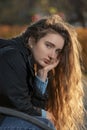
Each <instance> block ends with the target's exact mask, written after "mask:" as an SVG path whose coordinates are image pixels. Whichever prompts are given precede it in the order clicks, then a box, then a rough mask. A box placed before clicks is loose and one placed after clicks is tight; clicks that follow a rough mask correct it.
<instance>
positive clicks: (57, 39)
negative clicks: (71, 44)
mask: <svg viewBox="0 0 87 130" xmlns="http://www.w3.org/2000/svg"><path fill="white" fill-rule="evenodd" d="M63 46H64V38H63V37H62V36H61V35H59V34H54V33H50V34H47V35H45V36H44V37H42V38H41V39H40V40H38V42H37V43H35V42H34V41H33V42H32V49H31V51H32V55H33V58H34V61H35V62H36V64H38V65H39V66H40V67H46V66H47V65H49V64H51V62H54V61H56V60H57V58H58V56H59V54H60V53H61V51H62V49H63Z"/></svg>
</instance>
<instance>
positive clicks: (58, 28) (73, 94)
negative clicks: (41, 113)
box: [22, 15, 85, 130]
mask: <svg viewBox="0 0 87 130" xmlns="http://www.w3.org/2000/svg"><path fill="white" fill-rule="evenodd" d="M47 33H58V34H60V35H61V36H63V38H64V39H65V44H64V47H63V50H62V52H61V57H60V63H59V64H58V66H57V67H56V68H55V69H54V70H52V71H51V72H50V74H49V75H50V76H51V77H52V75H53V78H49V84H48V87H47V90H48V93H49V99H48V103H47V110H48V112H50V113H51V115H52V116H51V120H52V121H53V122H54V125H55V127H56V129H57V130H80V129H81V130H82V129H85V128H84V120H83V119H84V105H83V96H84V92H83V85H82V72H81V66H80V58H81V57H80V56H81V46H80V44H79V42H78V39H77V33H76V31H75V29H74V28H73V27H72V26H71V25H70V24H68V23H66V22H65V21H64V20H63V19H62V18H61V17H59V16H58V15H52V16H48V17H45V18H43V19H41V20H39V21H37V22H35V23H33V24H32V25H31V26H29V27H28V28H27V30H26V31H25V32H24V33H23V34H22V36H23V37H24V39H25V43H28V39H29V37H34V38H35V40H36V41H38V40H39V39H40V38H41V37H43V36H45V35H46V34H47ZM48 118H49V117H48Z"/></svg>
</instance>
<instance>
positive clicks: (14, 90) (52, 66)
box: [0, 15, 84, 130]
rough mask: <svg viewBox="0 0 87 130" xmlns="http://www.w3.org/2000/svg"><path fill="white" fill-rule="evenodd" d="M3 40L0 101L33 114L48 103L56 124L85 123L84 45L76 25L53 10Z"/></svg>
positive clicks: (67, 128) (71, 129) (68, 128)
mask: <svg viewBox="0 0 87 130" xmlns="http://www.w3.org/2000/svg"><path fill="white" fill-rule="evenodd" d="M0 44H1V48H2V49H1V50H0V96H1V97H0V106H5V107H9V108H12V109H16V110H18V111H22V112H25V113H27V114H29V115H33V116H41V113H42V111H41V110H42V109H44V110H46V111H48V114H46V115H48V118H49V119H50V120H51V121H52V122H53V123H54V125H55V127H56V129H57V130H80V129H81V128H82V129H83V126H84V125H83V117H84V106H83V88H82V82H81V67H80V55H81V47H80V44H79V42H78V40H77V34H76V32H75V30H74V28H73V27H72V26H70V25H69V24H68V23H66V22H64V21H63V20H62V19H61V18H60V17H59V16H58V15H52V16H49V17H45V18H42V19H41V20H39V21H37V22H35V23H33V24H31V25H30V26H29V27H28V28H27V29H26V30H25V32H23V33H22V34H21V35H20V36H18V37H15V38H12V39H9V40H4V39H0ZM2 99H3V100H2ZM5 119H6V118H5ZM7 120H10V119H7ZM4 121H5V120H4ZM4 121H3V122H2V125H3V124H4V123H5V122H4ZM8 124H9V123H8ZM9 125H10V124H9Z"/></svg>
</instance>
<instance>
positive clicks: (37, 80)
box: [34, 76, 48, 117]
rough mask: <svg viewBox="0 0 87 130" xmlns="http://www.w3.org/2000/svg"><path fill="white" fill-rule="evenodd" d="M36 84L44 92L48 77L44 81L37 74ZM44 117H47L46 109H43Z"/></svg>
mask: <svg viewBox="0 0 87 130" xmlns="http://www.w3.org/2000/svg"><path fill="white" fill-rule="evenodd" d="M34 82H35V84H36V86H37V89H39V91H40V92H41V93H42V94H44V93H45V91H46V88H47V84H48V79H46V81H45V82H43V81H42V80H41V79H40V78H39V77H38V76H35V81H34ZM42 117H46V111H45V110H43V109H42Z"/></svg>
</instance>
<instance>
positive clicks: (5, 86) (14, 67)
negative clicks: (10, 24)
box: [0, 37, 47, 115]
mask: <svg viewBox="0 0 87 130" xmlns="http://www.w3.org/2000/svg"><path fill="white" fill-rule="evenodd" d="M46 100H47V99H46V96H45V95H41V94H40V93H39V92H38V90H37V89H35V84H34V69H33V63H32V59H31V55H30V52H29V50H28V49H27V48H26V47H25V45H24V41H23V39H22V38H19V37H18V38H13V39H9V40H5V39H0V106H5V107H10V108H14V109H16V110H19V111H23V112H25V113H28V114H30V115H41V113H40V111H38V110H37V109H36V107H34V106H37V107H40V108H45V104H46Z"/></svg>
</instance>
